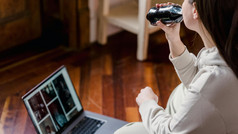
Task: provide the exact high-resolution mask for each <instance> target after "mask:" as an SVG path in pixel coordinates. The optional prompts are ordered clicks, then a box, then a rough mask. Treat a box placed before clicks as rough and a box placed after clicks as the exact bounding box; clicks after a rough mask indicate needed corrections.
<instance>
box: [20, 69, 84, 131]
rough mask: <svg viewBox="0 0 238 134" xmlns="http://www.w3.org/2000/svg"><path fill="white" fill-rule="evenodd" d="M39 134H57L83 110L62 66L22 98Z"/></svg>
mask: <svg viewBox="0 0 238 134" xmlns="http://www.w3.org/2000/svg"><path fill="white" fill-rule="evenodd" d="M22 99H23V101H24V104H25V106H26V108H27V111H28V113H29V115H30V117H31V120H32V122H33V124H34V126H35V128H36V129H37V131H38V133H40V134H47V133H50V132H51V133H52V132H58V131H60V130H61V129H62V128H64V127H65V125H66V124H67V123H68V122H70V121H71V120H73V118H72V117H74V116H75V115H77V114H78V113H79V112H81V111H82V110H83V108H82V105H81V104H80V101H79V99H78V97H77V94H76V92H75V89H74V86H73V84H72V82H71V80H70V77H69V75H68V72H67V70H66V68H65V67H64V66H62V67H60V68H59V69H58V70H57V71H55V72H54V73H53V74H51V75H50V76H49V77H48V78H46V79H45V80H43V81H42V82H41V83H40V84H38V85H37V86H36V87H34V88H33V89H32V90H31V91H29V92H28V93H27V94H26V95H25V96H23V97H22Z"/></svg>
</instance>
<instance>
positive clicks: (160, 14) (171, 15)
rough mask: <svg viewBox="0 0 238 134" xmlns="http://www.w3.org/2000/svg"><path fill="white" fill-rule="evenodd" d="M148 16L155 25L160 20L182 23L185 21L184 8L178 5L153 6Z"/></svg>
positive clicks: (167, 22)
mask: <svg viewBox="0 0 238 134" xmlns="http://www.w3.org/2000/svg"><path fill="white" fill-rule="evenodd" d="M146 18H147V20H149V21H150V23H151V25H154V26H155V25H156V22H157V21H159V20H160V21H161V22H162V23H164V24H173V23H180V22H182V21H183V16H182V8H181V6H178V5H167V6H162V7H160V8H157V7H152V8H151V9H150V10H149V12H148V13H147V15H146Z"/></svg>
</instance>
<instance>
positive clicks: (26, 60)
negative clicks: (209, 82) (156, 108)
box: [0, 31, 180, 134]
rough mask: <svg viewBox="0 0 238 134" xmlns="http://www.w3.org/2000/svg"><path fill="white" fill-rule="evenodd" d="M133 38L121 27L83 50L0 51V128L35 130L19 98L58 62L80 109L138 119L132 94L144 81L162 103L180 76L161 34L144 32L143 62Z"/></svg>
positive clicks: (9, 132)
mask: <svg viewBox="0 0 238 134" xmlns="http://www.w3.org/2000/svg"><path fill="white" fill-rule="evenodd" d="M136 41H137V39H136V35H134V34H131V33H128V32H125V31H123V32H121V33H118V34H116V35H114V36H111V37H110V38H109V40H108V43H107V45H106V46H100V45H98V44H94V45H93V46H92V47H90V48H88V49H85V50H83V51H78V50H74V49H70V48H67V47H65V46H59V47H54V48H51V49H48V50H47V49H44V51H43V50H36V49H34V50H32V49H31V48H30V49H29V50H24V51H23V52H22V53H21V50H19V52H17V53H15V52H14V54H13V53H11V52H9V53H7V54H6V53H4V54H3V55H0V56H4V57H0V76H1V77H0V91H1V94H0V121H1V122H0V133H1V134H16V133H17V134H33V133H35V131H34V127H33V125H32V123H31V120H30V118H29V116H28V114H27V111H26V109H25V107H24V104H23V102H22V100H21V97H22V96H23V95H24V94H25V93H26V92H27V91H29V90H30V89H31V88H33V87H34V86H35V85H37V84H38V83H39V82H40V81H42V80H43V79H44V78H46V77H47V76H48V75H50V74H51V73H52V72H53V71H54V70H55V69H57V68H58V67H60V66H61V65H65V66H66V67H67V69H68V72H69V75H70V77H71V79H72V82H73V83H74V86H75V89H76V92H77V94H78V96H79V97H80V99H81V101H82V104H83V106H84V109H86V110H90V111H92V112H96V113H100V114H104V115H108V116H111V117H115V118H119V119H122V120H126V121H141V118H140V116H139V112H138V107H137V104H136V102H135V98H136V96H137V94H138V93H139V91H140V89H141V88H144V87H145V86H150V87H152V88H153V89H154V91H155V93H156V94H157V95H158V96H160V100H159V104H161V105H162V106H163V107H165V106H166V102H167V100H168V97H169V95H170V93H171V92H172V90H173V89H174V88H175V87H176V86H177V85H178V84H179V83H180V81H179V79H178V77H177V75H176V73H175V70H174V68H173V66H172V64H171V63H170V61H169V60H168V54H169V51H168V46H167V42H166V39H165V36H164V33H163V32H158V33H155V34H153V35H151V36H150V43H149V50H148V59H147V60H146V61H143V62H141V61H137V60H136V44H137V42H136ZM49 45H50V44H49ZM15 51H16V50H15Z"/></svg>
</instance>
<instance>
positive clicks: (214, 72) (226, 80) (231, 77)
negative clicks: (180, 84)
mask: <svg viewBox="0 0 238 134" xmlns="http://www.w3.org/2000/svg"><path fill="white" fill-rule="evenodd" d="M230 85H237V87H238V79H237V78H236V76H235V74H234V73H233V71H232V70H231V69H230V68H229V67H220V66H208V67H206V68H204V69H201V70H199V72H198V73H197V74H196V76H195V77H194V79H193V80H192V82H191V84H190V86H189V89H190V90H192V91H193V92H201V91H202V90H203V89H205V88H208V87H209V88H210V87H213V88H221V87H224V86H225V87H226V86H230Z"/></svg>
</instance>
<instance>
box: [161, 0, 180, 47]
mask: <svg viewBox="0 0 238 134" xmlns="http://www.w3.org/2000/svg"><path fill="white" fill-rule="evenodd" d="M167 5H178V4H174V3H171V2H168V3H162V4H156V7H157V8H160V7H162V6H167ZM156 25H157V26H158V27H160V28H161V29H162V30H163V31H164V32H165V36H166V39H167V40H168V42H169V43H170V42H176V41H177V40H180V35H179V31H180V23H173V24H167V25H166V24H163V23H162V22H161V21H157V22H156Z"/></svg>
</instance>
